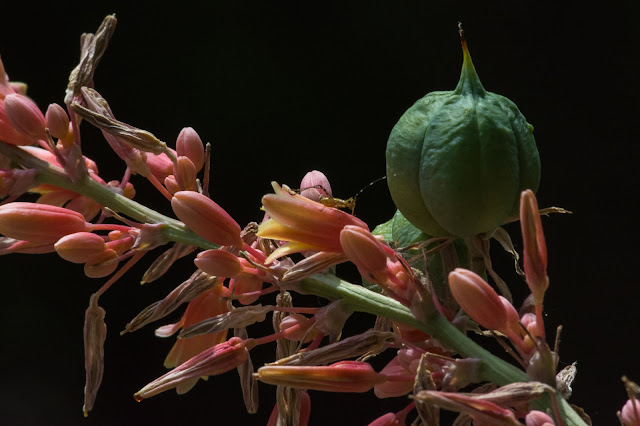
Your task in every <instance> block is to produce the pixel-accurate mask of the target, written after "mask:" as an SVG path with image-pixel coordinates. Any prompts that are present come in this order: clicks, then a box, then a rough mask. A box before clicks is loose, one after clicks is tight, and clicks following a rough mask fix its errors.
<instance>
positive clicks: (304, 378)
mask: <svg viewBox="0 0 640 426" xmlns="http://www.w3.org/2000/svg"><path fill="white" fill-rule="evenodd" d="M258 380H260V381H262V382H264V383H270V384H272V385H283V386H289V387H292V388H298V389H314V390H321V391H327V392H367V391H369V390H370V389H371V388H373V387H374V386H375V385H377V384H378V383H382V382H384V381H385V380H386V379H385V377H384V376H383V375H380V374H378V373H376V372H375V370H374V369H373V367H371V365H370V364H368V363H366V362H360V361H341V362H337V363H335V364H331V365H329V366H313V367H311V366H288V365H268V366H265V367H261V368H260V369H258Z"/></svg>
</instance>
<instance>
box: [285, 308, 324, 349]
mask: <svg viewBox="0 0 640 426" xmlns="http://www.w3.org/2000/svg"><path fill="white" fill-rule="evenodd" d="M312 325H313V322H312V321H309V319H308V318H307V317H305V316H304V315H302V314H289V315H287V316H286V317H284V318H283V319H282V321H280V331H285V330H286V331H287V333H286V335H285V338H287V339H289V340H294V341H301V340H302V339H305V340H304V341H305V342H310V341H311V340H313V338H314V337H316V335H317V334H318V333H317V332H313V331H312V332H308V331H309V328H310V327H311V326H312ZM314 330H315V329H314Z"/></svg>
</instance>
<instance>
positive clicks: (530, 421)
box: [524, 410, 556, 426]
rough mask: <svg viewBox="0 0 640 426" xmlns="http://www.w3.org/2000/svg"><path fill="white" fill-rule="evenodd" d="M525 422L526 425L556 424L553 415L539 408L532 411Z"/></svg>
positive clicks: (552, 425) (548, 425) (543, 425)
mask: <svg viewBox="0 0 640 426" xmlns="http://www.w3.org/2000/svg"><path fill="white" fill-rule="evenodd" d="M524 422H525V425H526V426H556V423H555V422H554V421H553V419H552V418H551V416H549V415H548V414H546V413H543V412H542V411H538V410H533V411H530V412H529V414H527V417H525V419H524Z"/></svg>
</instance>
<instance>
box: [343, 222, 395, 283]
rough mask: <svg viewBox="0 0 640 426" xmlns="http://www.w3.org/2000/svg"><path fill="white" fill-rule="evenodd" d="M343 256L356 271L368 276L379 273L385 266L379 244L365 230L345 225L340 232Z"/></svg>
mask: <svg viewBox="0 0 640 426" xmlns="http://www.w3.org/2000/svg"><path fill="white" fill-rule="evenodd" d="M340 245H341V246H342V250H343V251H344V254H345V255H346V256H347V257H348V258H349V260H350V261H351V262H353V263H354V264H355V265H356V266H357V267H358V269H360V270H361V271H363V272H367V273H369V274H375V273H378V272H381V271H383V270H384V269H385V267H386V266H387V255H386V253H385V252H384V250H383V249H382V247H380V242H379V241H378V240H377V239H376V237H374V236H373V234H372V233H371V232H369V231H368V230H367V229H364V228H361V227H360V226H353V225H347V226H345V227H344V228H343V229H342V231H341V232H340Z"/></svg>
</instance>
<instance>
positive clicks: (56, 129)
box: [44, 104, 69, 139]
mask: <svg viewBox="0 0 640 426" xmlns="http://www.w3.org/2000/svg"><path fill="white" fill-rule="evenodd" d="M44 119H45V123H46V125H47V127H48V128H49V133H50V134H51V136H53V137H54V138H58V139H63V138H64V137H65V136H66V135H67V133H68V132H69V116H68V115H67V112H66V111H65V110H64V108H62V107H61V106H60V105H58V104H51V105H49V108H47V113H46V114H45V116H44Z"/></svg>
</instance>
